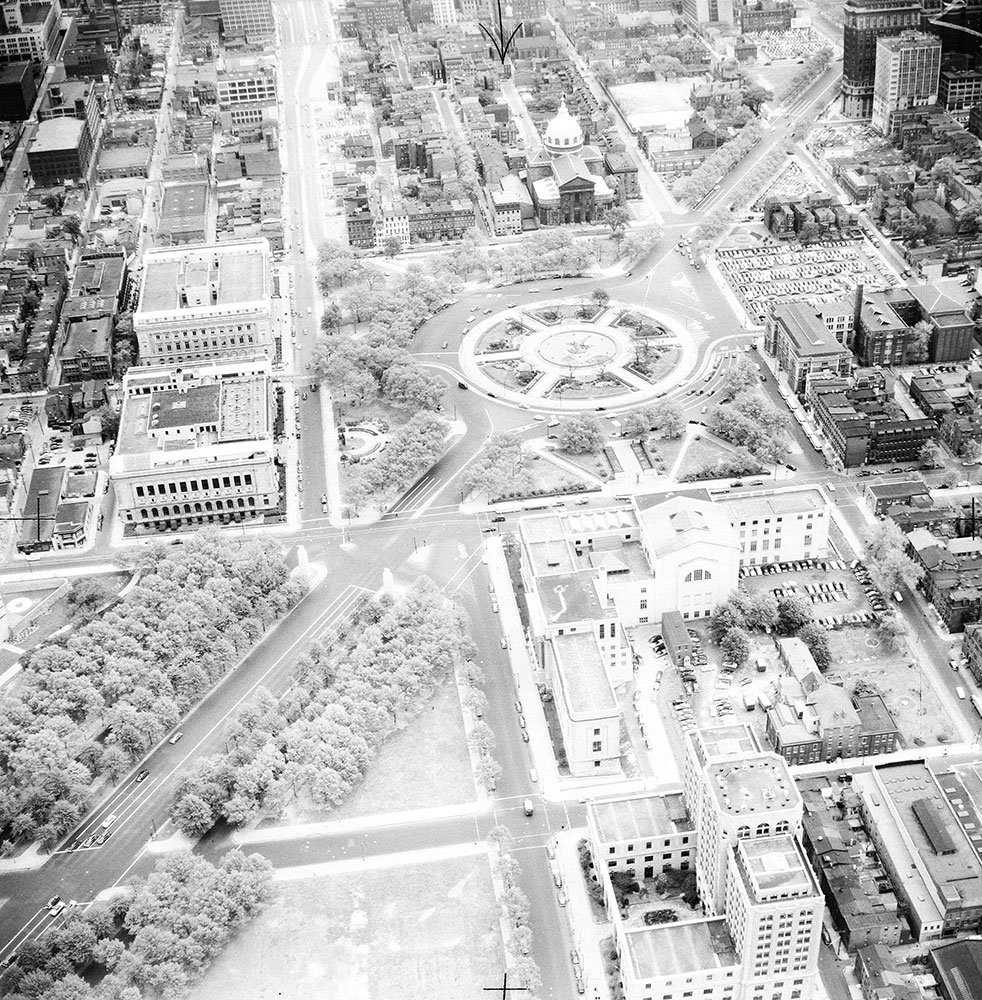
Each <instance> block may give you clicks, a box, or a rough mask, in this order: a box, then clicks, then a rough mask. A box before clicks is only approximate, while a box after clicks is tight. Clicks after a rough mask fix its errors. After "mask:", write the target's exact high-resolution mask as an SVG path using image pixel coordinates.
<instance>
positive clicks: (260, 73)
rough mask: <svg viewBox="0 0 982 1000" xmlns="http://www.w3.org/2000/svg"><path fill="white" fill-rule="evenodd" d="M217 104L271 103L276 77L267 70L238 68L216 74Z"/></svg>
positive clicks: (226, 105) (273, 98)
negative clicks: (233, 70) (230, 71)
mask: <svg viewBox="0 0 982 1000" xmlns="http://www.w3.org/2000/svg"><path fill="white" fill-rule="evenodd" d="M217 86H218V106H219V107H221V108H231V107H234V106H236V105H239V104H273V103H275V102H276V77H275V76H274V75H273V73H272V72H271V71H269V70H262V69H257V70H238V71H236V72H232V73H219V74H218V81H217Z"/></svg>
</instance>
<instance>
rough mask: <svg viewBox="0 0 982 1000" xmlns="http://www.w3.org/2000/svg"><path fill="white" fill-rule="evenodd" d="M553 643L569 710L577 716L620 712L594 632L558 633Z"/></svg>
mask: <svg viewBox="0 0 982 1000" xmlns="http://www.w3.org/2000/svg"><path fill="white" fill-rule="evenodd" d="M552 644H553V649H554V650H555V653H556V663H557V666H558V669H559V671H560V673H561V675H562V679H563V689H564V691H565V692H566V697H567V698H568V700H569V708H570V711H571V712H573V713H575V714H577V715H592V714H596V715H609V714H611V713H614V712H617V710H618V709H617V698H616V697H615V696H614V691H613V688H611V686H610V681H609V679H608V678H607V671H606V670H605V669H604V662H603V657H602V656H601V655H600V648H599V646H598V645H597V639H596V637H595V636H594V634H593V633H592V632H582V633H579V634H577V633H574V634H573V635H559V636H555V637H554V638H553V639H552Z"/></svg>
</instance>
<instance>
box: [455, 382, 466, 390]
mask: <svg viewBox="0 0 982 1000" xmlns="http://www.w3.org/2000/svg"><path fill="white" fill-rule="evenodd" d="M457 388H458V389H466V388H467V383H466V382H458V383H457Z"/></svg>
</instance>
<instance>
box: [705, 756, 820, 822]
mask: <svg viewBox="0 0 982 1000" xmlns="http://www.w3.org/2000/svg"><path fill="white" fill-rule="evenodd" d="M707 780H708V781H709V787H710V788H711V789H712V791H713V794H714V795H715V796H716V802H717V804H718V806H719V808H720V809H721V810H722V811H723V812H726V813H729V814H730V815H732V816H736V815H740V814H741V813H743V812H754V813H760V812H767V811H769V810H772V809H774V810H777V809H780V810H784V809H790V808H791V807H792V806H793V805H794V804H795V803H796V802H799V801H800V800H801V796H800V795H799V793H798V789H797V788H796V787H795V783H794V781H792V779H791V773H790V772H789V771H788V765H787V763H786V762H785V760H784V758H783V757H778V756H777V754H754V755H752V756H749V757H743V758H737V759H735V760H726V761H717V762H716V763H713V764H710V766H709V773H708V777H707Z"/></svg>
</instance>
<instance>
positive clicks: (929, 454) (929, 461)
mask: <svg viewBox="0 0 982 1000" xmlns="http://www.w3.org/2000/svg"><path fill="white" fill-rule="evenodd" d="M917 457H918V458H919V459H920V461H921V465H923V466H924V467H925V468H928V469H940V468H941V467H942V466H943V465H944V452H943V451H942V450H941V446H940V445H939V444H938V442H937V441H935V440H933V439H931V440H929V441H925V442H924V447H923V448H921V450H920V452H919V453H918V456H917Z"/></svg>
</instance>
